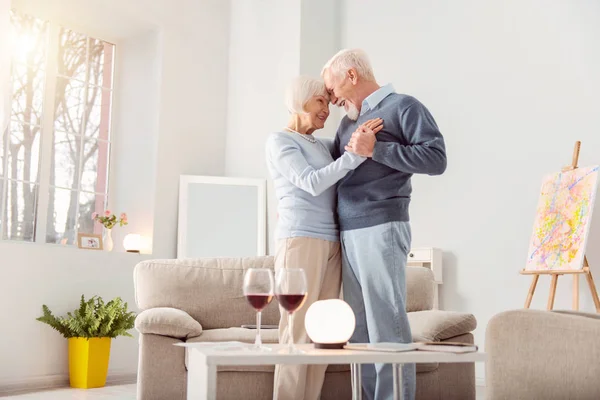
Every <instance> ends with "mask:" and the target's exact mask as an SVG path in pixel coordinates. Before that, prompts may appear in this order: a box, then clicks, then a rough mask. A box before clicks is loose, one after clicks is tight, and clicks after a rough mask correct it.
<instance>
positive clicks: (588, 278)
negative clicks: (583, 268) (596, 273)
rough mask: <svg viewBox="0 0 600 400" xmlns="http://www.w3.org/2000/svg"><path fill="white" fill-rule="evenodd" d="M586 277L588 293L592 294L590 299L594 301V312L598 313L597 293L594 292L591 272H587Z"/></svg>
mask: <svg viewBox="0 0 600 400" xmlns="http://www.w3.org/2000/svg"><path fill="white" fill-rule="evenodd" d="M585 276H586V277H587V281H588V285H590V291H591V292H592V298H593V299H594V304H595V305H596V312H599V313H600V299H599V298H598V291H596V285H595V284H594V278H592V271H589V270H588V272H587V273H586V274H585Z"/></svg>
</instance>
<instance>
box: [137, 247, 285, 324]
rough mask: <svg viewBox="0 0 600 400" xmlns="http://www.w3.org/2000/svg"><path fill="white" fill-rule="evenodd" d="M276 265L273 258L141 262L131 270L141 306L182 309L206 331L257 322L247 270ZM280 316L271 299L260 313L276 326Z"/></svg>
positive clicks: (271, 267)
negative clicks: (246, 280)
mask: <svg viewBox="0 0 600 400" xmlns="http://www.w3.org/2000/svg"><path fill="white" fill-rule="evenodd" d="M273 265H274V258H273V257H272V256H265V257H246V258H200V259H178V260H148V261H142V262H140V263H138V264H137V265H136V267H135V269H134V273H133V278H134V286H135V300H136V304H137V305H138V307H139V308H140V309H142V310H145V309H149V308H155V307H173V308H178V309H180V310H183V311H185V312H187V313H188V314H189V315H191V316H192V317H193V318H194V319H195V320H196V321H198V322H200V324H202V326H203V327H204V329H215V328H229V327H231V326H241V325H243V324H253V323H255V321H256V312H255V311H254V309H253V308H252V307H251V306H250V305H249V304H248V301H247V300H246V298H245V297H244V293H243V291H242V286H243V282H244V274H245V272H246V270H247V269H248V268H270V269H273ZM279 315H280V314H279V308H278V306H277V301H276V300H273V301H272V302H271V304H269V305H268V306H267V307H266V308H265V309H264V310H263V312H262V323H263V324H266V325H275V324H278V323H279Z"/></svg>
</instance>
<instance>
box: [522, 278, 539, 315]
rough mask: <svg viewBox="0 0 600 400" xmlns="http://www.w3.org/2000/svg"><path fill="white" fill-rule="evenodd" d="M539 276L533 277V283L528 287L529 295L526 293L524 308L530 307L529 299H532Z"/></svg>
mask: <svg viewBox="0 0 600 400" xmlns="http://www.w3.org/2000/svg"><path fill="white" fill-rule="evenodd" d="M539 278H540V276H539V275H534V276H533V281H531V286H529V293H527V299H526V300H525V308H529V306H530V305H531V299H533V292H535V287H536V286H537V282H538V279H539Z"/></svg>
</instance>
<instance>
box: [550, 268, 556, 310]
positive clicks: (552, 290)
mask: <svg viewBox="0 0 600 400" xmlns="http://www.w3.org/2000/svg"><path fill="white" fill-rule="evenodd" d="M557 282H558V275H556V274H555V275H552V283H551V284H550V296H548V307H547V309H548V310H552V308H553V307H554V296H555V295H556V284H557Z"/></svg>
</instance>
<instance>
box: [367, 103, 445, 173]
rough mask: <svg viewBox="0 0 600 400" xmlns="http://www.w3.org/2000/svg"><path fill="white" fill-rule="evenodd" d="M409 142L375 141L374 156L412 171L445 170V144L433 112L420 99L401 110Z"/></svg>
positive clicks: (383, 162) (431, 171)
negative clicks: (404, 143)
mask: <svg viewBox="0 0 600 400" xmlns="http://www.w3.org/2000/svg"><path fill="white" fill-rule="evenodd" d="M400 127H401V128H402V133H403V134H404V137H405V138H406V139H407V141H408V144H407V145H403V144H400V143H398V142H379V141H378V142H376V143H375V148H374V149H373V160H374V161H377V162H379V163H381V164H384V165H387V166H388V167H390V168H393V169H395V170H398V171H401V172H407V173H410V174H428V175H440V174H442V173H443V172H444V171H445V170H446V146H445V143H444V138H443V136H442V134H441V133H440V131H439V129H438V127H437V125H436V123H435V120H434V119H433V116H432V115H431V114H430V113H429V111H428V110H427V108H426V107H425V106H424V105H423V104H421V103H420V102H418V101H415V102H414V103H413V104H411V105H410V106H409V107H407V108H405V109H403V110H401V111H400Z"/></svg>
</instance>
